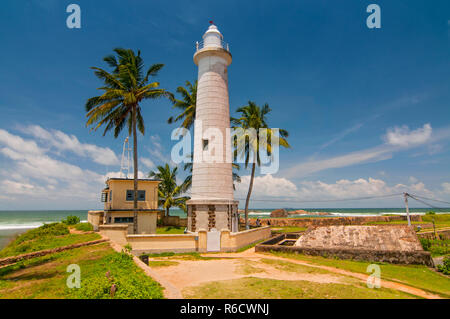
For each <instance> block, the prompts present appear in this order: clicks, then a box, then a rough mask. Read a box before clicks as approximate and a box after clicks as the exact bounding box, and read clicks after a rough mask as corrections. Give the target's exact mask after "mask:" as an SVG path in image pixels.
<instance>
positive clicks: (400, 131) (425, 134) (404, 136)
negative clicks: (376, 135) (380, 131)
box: [384, 123, 433, 147]
mask: <svg viewBox="0 0 450 319" xmlns="http://www.w3.org/2000/svg"><path fill="white" fill-rule="evenodd" d="M432 130H433V129H432V128H431V125H430V124H429V123H427V124H425V125H424V126H423V127H421V128H418V129H416V130H412V131H411V130H410V129H409V127H408V126H406V125H404V126H401V127H398V126H397V127H394V128H393V129H389V130H388V132H387V133H386V135H385V137H384V139H385V141H386V143H387V144H389V145H394V146H401V147H408V146H412V145H420V144H424V143H426V142H427V141H429V140H430V138H431V133H432Z"/></svg>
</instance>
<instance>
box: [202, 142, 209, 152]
mask: <svg viewBox="0 0 450 319" xmlns="http://www.w3.org/2000/svg"><path fill="white" fill-rule="evenodd" d="M202 142H203V150H204V151H207V150H208V143H209V141H208V140H202Z"/></svg>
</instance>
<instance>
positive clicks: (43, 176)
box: [0, 126, 115, 208]
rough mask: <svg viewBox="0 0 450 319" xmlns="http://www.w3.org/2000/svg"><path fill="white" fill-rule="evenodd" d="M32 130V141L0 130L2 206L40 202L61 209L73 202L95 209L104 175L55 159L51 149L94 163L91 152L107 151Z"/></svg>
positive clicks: (74, 140)
mask: <svg viewBox="0 0 450 319" xmlns="http://www.w3.org/2000/svg"><path fill="white" fill-rule="evenodd" d="M33 129H34V133H35V134H31V135H32V137H33V138H35V140H32V139H25V138H23V137H20V136H18V135H15V134H12V133H9V132H8V131H5V130H2V129H0V157H3V159H2V162H1V163H2V164H1V169H0V193H1V194H7V195H8V196H6V198H5V196H2V198H1V200H2V201H3V202H2V206H3V207H7V206H6V205H15V206H13V207H14V208H21V207H27V208H32V207H33V203H36V202H40V203H44V205H46V207H54V208H61V205H65V203H66V202H75V203H78V205H79V203H82V204H83V205H89V206H91V207H92V208H97V207H98V205H100V203H99V192H100V190H101V189H102V187H103V185H104V182H105V180H106V176H103V175H101V174H98V173H96V172H94V171H91V170H89V169H84V168H81V167H79V166H77V165H74V164H71V163H68V162H65V161H63V160H60V159H58V158H56V156H57V155H58V154H54V153H53V152H52V151H51V148H52V147H55V148H56V149H58V150H59V151H66V150H69V151H72V152H74V153H75V154H76V155H79V156H81V157H88V158H91V159H92V160H93V161H96V162H99V160H98V158H97V157H96V156H97V155H96V154H94V153H97V152H98V151H100V153H98V154H108V152H107V149H105V148H101V147H97V146H95V145H90V144H82V143H80V142H79V141H78V139H77V138H76V137H74V136H68V135H66V134H64V133H62V132H59V131H51V132H50V131H47V130H42V129H41V128H40V127H36V126H35V127H34V128H33ZM38 133H40V135H39V137H38V135H37V134H38ZM49 134H50V135H49ZM66 138H68V139H67V140H65V139H66ZM64 141H66V142H67V143H65V142H64ZM38 142H39V143H38ZM58 143H62V144H58ZM41 144H44V145H41ZM101 152H103V153H101ZM1 155H2V156H1ZM113 155H114V154H113ZM114 156H115V155H114ZM19 195H20V196H19ZM24 196H25V197H24ZM12 203H15V204H12ZM54 205H56V206H54Z"/></svg>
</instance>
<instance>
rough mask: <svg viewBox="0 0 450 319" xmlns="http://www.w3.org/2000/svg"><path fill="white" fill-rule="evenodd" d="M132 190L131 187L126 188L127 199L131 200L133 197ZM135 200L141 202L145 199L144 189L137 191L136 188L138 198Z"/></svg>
mask: <svg viewBox="0 0 450 319" xmlns="http://www.w3.org/2000/svg"><path fill="white" fill-rule="evenodd" d="M133 194H134V190H132V189H129V190H127V199H126V200H127V201H132V200H133V199H134V195H133ZM137 200H138V201H141V202H143V201H145V191H139V190H138V198H137Z"/></svg>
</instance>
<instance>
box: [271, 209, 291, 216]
mask: <svg viewBox="0 0 450 319" xmlns="http://www.w3.org/2000/svg"><path fill="white" fill-rule="evenodd" d="M287 216H288V212H287V211H286V210H285V209H276V210H274V211H272V212H271V213H270V217H275V218H276V217H287Z"/></svg>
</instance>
